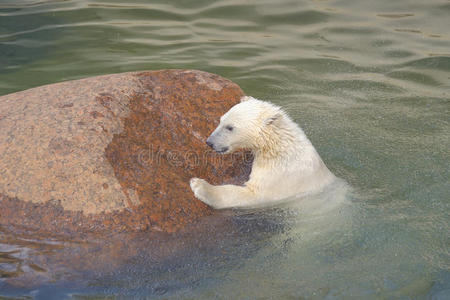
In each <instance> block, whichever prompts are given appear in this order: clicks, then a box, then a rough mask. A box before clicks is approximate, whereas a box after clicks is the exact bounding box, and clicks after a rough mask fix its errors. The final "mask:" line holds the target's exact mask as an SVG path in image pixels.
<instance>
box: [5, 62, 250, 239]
mask: <svg viewBox="0 0 450 300" xmlns="http://www.w3.org/2000/svg"><path fill="white" fill-rule="evenodd" d="M242 96H243V92H242V90H241V89H240V88H239V87H238V86H237V85H236V84H234V83H232V82H230V81H229V80H226V79H224V78H221V77H220V76H217V75H214V74H209V73H205V72H200V71H191V70H162V71H149V72H134V73H123V74H114V75H106V76H99V77H93V78H87V79H82V80H76V81H69V82H63V83H57V84H51V85H47V86H42V87H38V88H33V89H29V90H26V91H23V92H18V93H14V94H10V95H6V96H2V97H0V225H4V226H5V225H6V226H10V225H16V226H17V225H18V226H24V227H25V228H30V229H34V230H40V231H46V232H84V231H103V230H110V231H135V230H146V229H150V230H158V231H166V232H172V231H175V230H177V229H179V228H181V227H183V226H185V225H186V224H189V223H192V222H194V221H195V220H197V219H198V218H199V217H201V216H204V215H208V214H211V213H212V211H211V210H210V209H209V208H208V207H206V206H205V205H204V204H203V203H201V202H200V201H199V200H196V199H195V197H194V196H193V194H192V192H191V190H190V188H189V179H190V178H191V177H201V178H206V179H208V180H209V181H210V182H212V183H214V184H220V183H227V182H233V183H235V184H236V183H243V182H245V181H246V179H247V178H248V174H249V173H250V168H251V164H250V163H251V162H250V160H251V158H250V157H248V155H246V154H245V153H242V152H240V153H237V154H235V155H233V156H231V155H225V156H220V155H216V154H215V153H213V152H212V151H210V150H209V149H208V148H207V146H206V144H205V140H206V138H207V137H208V135H209V134H210V133H211V132H212V131H213V130H214V128H215V127H216V126H217V124H218V121H219V118H220V116H221V115H222V114H224V113H225V112H226V111H227V110H228V109H229V108H230V107H231V106H233V105H234V104H236V103H238V102H239V99H240V97H242Z"/></svg>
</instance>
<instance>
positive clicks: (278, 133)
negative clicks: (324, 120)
mask: <svg viewBox="0 0 450 300" xmlns="http://www.w3.org/2000/svg"><path fill="white" fill-rule="evenodd" d="M206 143H207V144H208V145H209V146H210V147H212V148H213V149H214V150H215V151H217V152H219V153H231V152H233V151H235V150H237V149H241V148H245V149H250V150H251V151H252V152H253V155H254V160H253V165H252V171H251V174H250V178H249V180H248V181H247V182H246V183H245V185H244V186H237V185H218V186H215V185H211V184H209V183H208V182H206V181H205V180H203V179H199V178H192V179H191V181H190V185H191V189H192V191H193V192H194V194H195V196H196V197H197V198H198V199H200V200H201V201H203V202H205V203H206V204H208V205H210V206H212V207H214V208H217V209H221V208H230V207H235V208H246V207H256V206H261V205H267V204H272V203H275V202H278V201H280V200H283V199H287V198H290V197H292V196H296V195H301V194H308V193H312V192H316V191H319V190H320V189H322V188H323V187H325V186H326V185H328V184H329V183H331V182H332V181H333V180H334V179H335V176H334V175H333V174H332V173H331V172H330V171H329V170H328V168H327V167H326V166H325V164H324V163H323V161H322V159H321V158H320V156H319V154H318V153H317V152H316V149H315V148H314V146H313V145H312V144H311V142H310V141H309V140H308V138H307V137H306V135H305V133H304V132H303V130H302V129H301V128H300V127H299V126H298V125H297V124H296V123H294V122H293V121H292V120H291V118H289V116H288V115H287V114H286V113H285V112H284V111H283V110H282V109H281V108H280V107H278V106H276V105H274V104H272V103H269V102H264V101H261V100H257V99H255V98H252V97H247V96H246V97H243V98H242V100H241V103H239V104H236V105H235V106H233V107H232V108H231V109H230V110H229V111H228V112H227V113H226V114H224V115H223V116H222V117H221V118H220V124H219V126H218V127H217V128H216V129H215V130H214V132H213V133H212V134H211V136H210V137H209V138H208V139H207V141H206Z"/></svg>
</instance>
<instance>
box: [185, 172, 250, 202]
mask: <svg viewBox="0 0 450 300" xmlns="http://www.w3.org/2000/svg"><path fill="white" fill-rule="evenodd" d="M190 184H191V189H192V191H193V192H194V194H195V197H197V198H198V199H200V200H202V201H203V202H204V203H206V204H208V205H209V206H212V207H213V208H216V209H221V208H229V207H239V206H248V205H249V204H250V203H251V202H253V201H254V200H256V197H255V195H254V193H253V192H252V191H250V190H249V189H248V188H246V187H245V186H238V185H231V184H226V185H212V184H209V183H208V182H206V180H203V179H200V178H192V179H191V182H190Z"/></svg>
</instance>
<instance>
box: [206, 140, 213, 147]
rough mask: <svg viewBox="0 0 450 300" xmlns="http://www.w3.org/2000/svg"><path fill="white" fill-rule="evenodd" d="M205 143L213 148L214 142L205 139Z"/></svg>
mask: <svg viewBox="0 0 450 300" xmlns="http://www.w3.org/2000/svg"><path fill="white" fill-rule="evenodd" d="M206 145H208V146H210V147H211V148H213V147H214V144H213V143H211V142H210V141H208V140H206Z"/></svg>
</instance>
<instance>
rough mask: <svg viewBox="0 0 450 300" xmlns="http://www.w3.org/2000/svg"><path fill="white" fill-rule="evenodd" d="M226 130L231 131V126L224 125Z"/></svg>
mask: <svg viewBox="0 0 450 300" xmlns="http://www.w3.org/2000/svg"><path fill="white" fill-rule="evenodd" d="M225 128H226V129H227V130H228V131H233V129H234V128H233V126H231V125H227V126H226V127H225Z"/></svg>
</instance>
